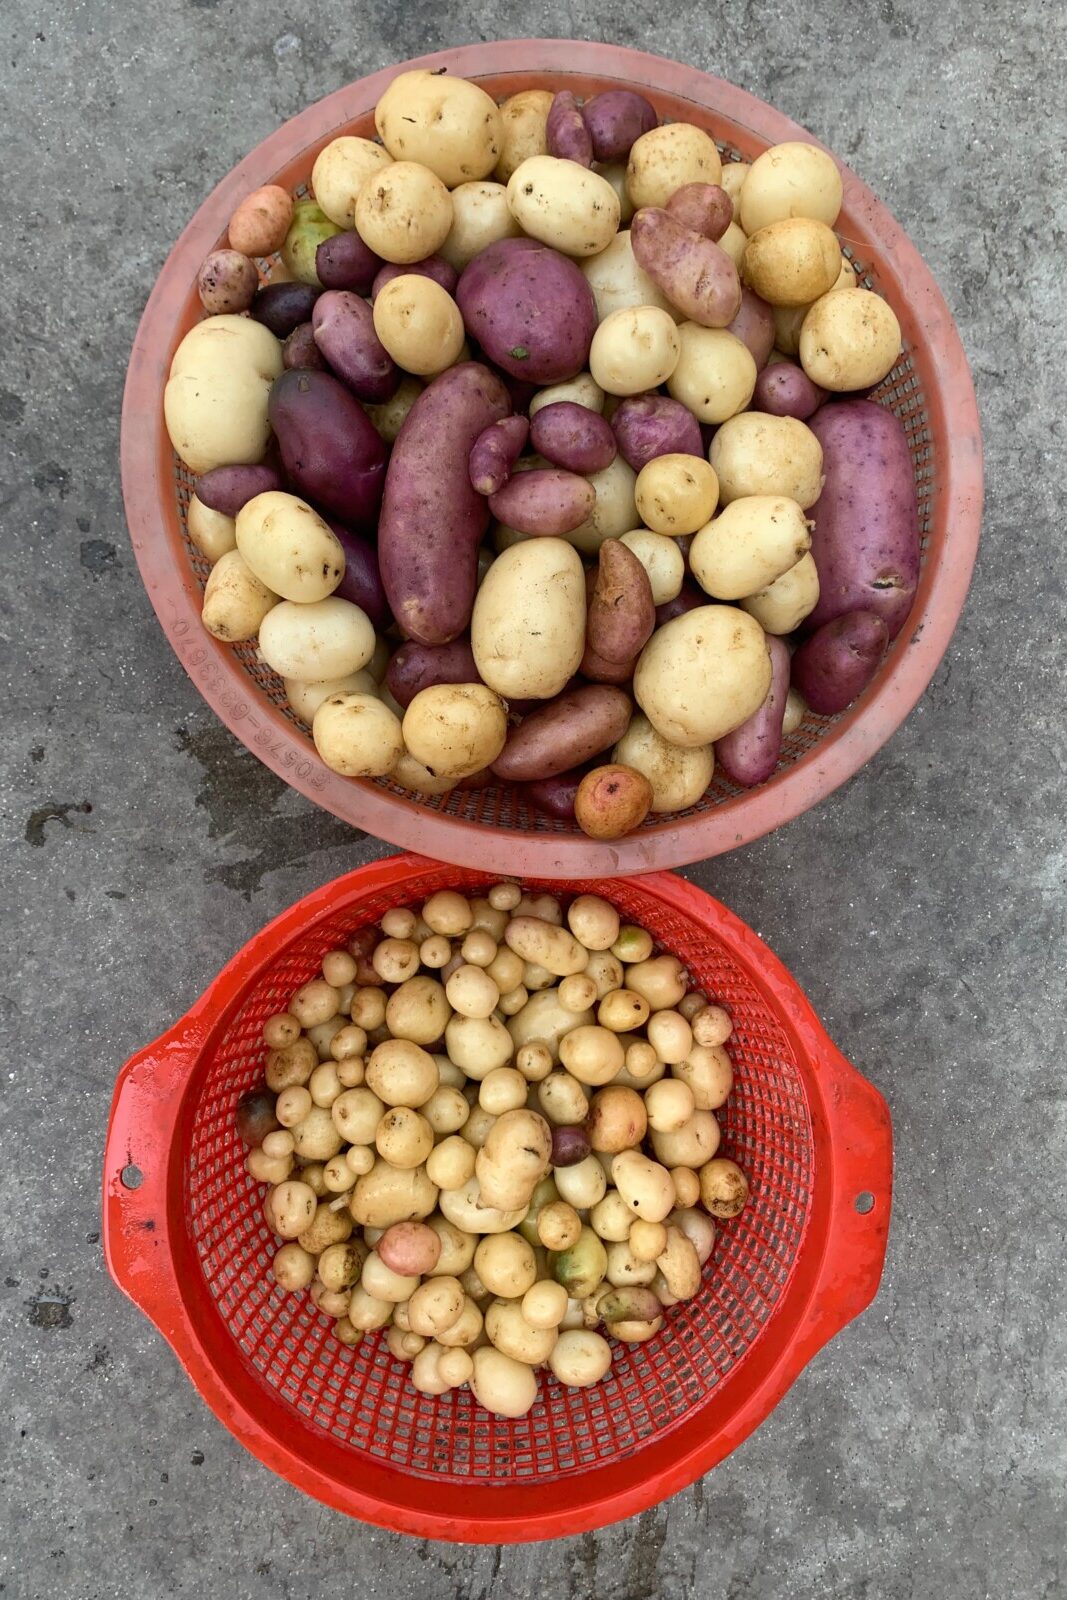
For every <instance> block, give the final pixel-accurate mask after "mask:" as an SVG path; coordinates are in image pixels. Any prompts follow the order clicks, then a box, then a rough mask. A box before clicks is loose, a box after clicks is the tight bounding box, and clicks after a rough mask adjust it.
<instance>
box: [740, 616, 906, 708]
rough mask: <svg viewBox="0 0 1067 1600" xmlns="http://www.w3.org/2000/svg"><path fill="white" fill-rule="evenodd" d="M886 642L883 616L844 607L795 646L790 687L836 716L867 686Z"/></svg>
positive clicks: (881, 659)
mask: <svg viewBox="0 0 1067 1600" xmlns="http://www.w3.org/2000/svg"><path fill="white" fill-rule="evenodd" d="M768 643H770V638H769V636H768ZM888 646H889V629H888V628H887V626H886V623H885V619H884V617H880V616H878V615H877V614H876V613H875V612H873V611H846V612H845V614H844V616H841V617H834V619H833V620H832V621H831V622H824V623H823V625H822V627H821V628H818V629H817V630H816V631H815V633H813V634H812V635H811V636H810V638H807V639H805V640H804V642H803V644H801V645H799V646H798V648H797V651H796V654H795V655H794V657H793V661H792V673H791V675H792V682H793V687H794V689H796V691H797V693H798V694H799V695H800V696H801V698H802V699H804V700H806V701H807V703H808V705H809V706H810V707H811V709H812V711H814V712H816V713H817V715H819V716H820V717H832V716H836V714H837V713H838V712H839V711H844V710H845V708H846V706H850V705H851V704H852V702H853V700H855V699H856V697H857V695H860V694H862V693H863V691H864V689H866V687H867V685H868V684H869V683H870V681H871V679H872V678H873V677H874V675H875V673H876V672H877V671H878V668H879V667H880V666H881V665H882V661H883V659H884V657H885V653H886V650H887V649H888Z"/></svg>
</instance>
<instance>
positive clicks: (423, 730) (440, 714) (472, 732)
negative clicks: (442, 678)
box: [403, 683, 508, 778]
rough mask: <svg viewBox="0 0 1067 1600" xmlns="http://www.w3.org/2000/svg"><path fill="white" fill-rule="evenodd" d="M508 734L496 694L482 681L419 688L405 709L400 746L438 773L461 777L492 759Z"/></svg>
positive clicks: (501, 704) (501, 705) (428, 768)
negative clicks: (403, 745) (402, 737)
mask: <svg viewBox="0 0 1067 1600" xmlns="http://www.w3.org/2000/svg"><path fill="white" fill-rule="evenodd" d="M507 733H508V719H507V712H506V711H505V709H504V703H503V701H502V700H501V699H500V696H499V695H497V694H494V692H493V690H492V689H489V688H487V687H486V685H485V684H483V683H436V684H432V685H431V686H430V687H429V688H428V689H420V691H419V693H418V694H417V695H415V697H414V699H413V700H412V701H411V703H410V705H409V706H408V708H407V710H406V711H405V713H404V722H403V734H404V744H405V745H406V746H407V749H408V751H409V752H410V754H411V755H413V756H414V757H415V759H416V761H421V762H422V764H423V765H424V766H425V767H426V768H427V770H428V771H429V772H432V773H433V774H434V775H435V776H440V777H455V778H462V777H465V776H467V775H468V774H470V773H473V772H480V771H481V770H482V768H483V767H488V766H489V765H490V764H491V763H492V762H493V761H495V760H496V758H497V756H498V755H499V754H500V752H501V750H503V748H504V741H505V740H506V738H507Z"/></svg>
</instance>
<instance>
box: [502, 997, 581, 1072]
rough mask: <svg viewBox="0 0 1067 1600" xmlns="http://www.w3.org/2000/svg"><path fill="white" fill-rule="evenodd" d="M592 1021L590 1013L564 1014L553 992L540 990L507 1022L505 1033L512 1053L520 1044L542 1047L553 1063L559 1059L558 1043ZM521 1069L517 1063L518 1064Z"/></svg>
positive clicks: (571, 1012) (565, 1011)
mask: <svg viewBox="0 0 1067 1600" xmlns="http://www.w3.org/2000/svg"><path fill="white" fill-rule="evenodd" d="M592 1021H593V1013H592V1011H578V1012H574V1011H567V1010H565V1009H564V1007H563V1006H562V1005H561V1004H560V1002H559V996H558V993H557V991H556V990H555V989H544V990H542V991H541V993H540V994H534V995H531V996H530V999H529V1001H528V1003H527V1004H526V1006H525V1007H524V1008H523V1010H522V1011H520V1012H519V1013H518V1015H517V1016H514V1017H509V1018H508V1021H507V1030H508V1034H509V1036H510V1038H511V1040H512V1043H513V1045H514V1048H515V1050H516V1052H518V1051H520V1050H521V1049H522V1047H523V1045H529V1044H533V1043H537V1042H540V1043H541V1044H544V1045H545V1046H546V1047H547V1049H548V1051H549V1053H550V1055H551V1057H552V1060H553V1061H558V1060H559V1044H560V1040H561V1039H562V1037H563V1035H564V1034H565V1033H568V1032H569V1031H570V1029H571V1028H576V1027H581V1026H582V1025H583V1024H588V1023H591V1022H592ZM519 1065H520V1066H521V1062H520V1063H519Z"/></svg>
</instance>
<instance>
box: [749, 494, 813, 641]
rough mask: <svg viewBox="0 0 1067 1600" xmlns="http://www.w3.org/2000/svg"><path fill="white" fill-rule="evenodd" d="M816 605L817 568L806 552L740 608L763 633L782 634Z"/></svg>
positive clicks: (797, 625) (797, 626) (798, 624)
mask: <svg viewBox="0 0 1067 1600" xmlns="http://www.w3.org/2000/svg"><path fill="white" fill-rule="evenodd" d="M734 504H735V505H736V504H738V502H737V501H735V502H734ZM818 603H819V569H818V567H816V565H815V557H814V556H813V555H812V554H811V553H810V551H809V552H808V554H807V555H803V556H801V558H800V560H799V561H798V562H797V564H796V566H795V567H790V568H789V571H788V572H783V573H782V575H781V576H780V577H778V578H775V580H774V582H773V583H769V584H768V585H767V587H766V588H765V589H759V590H757V592H756V593H755V594H751V595H746V596H745V598H744V599H743V600H742V601H741V609H742V610H743V611H747V612H748V613H749V615H750V616H753V617H755V619H756V621H757V622H758V623H759V625H760V627H761V628H762V629H763V631H764V633H773V634H778V635H782V634H786V633H792V632H793V630H794V628H799V626H800V624H801V623H802V622H803V621H804V618H805V617H807V616H810V614H811V613H812V612H813V611H814V610H815V607H816V606H817V605H818Z"/></svg>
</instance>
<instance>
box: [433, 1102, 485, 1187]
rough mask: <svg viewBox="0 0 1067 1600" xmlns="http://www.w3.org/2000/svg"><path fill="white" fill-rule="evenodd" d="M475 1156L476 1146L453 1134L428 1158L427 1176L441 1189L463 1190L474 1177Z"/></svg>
mask: <svg viewBox="0 0 1067 1600" xmlns="http://www.w3.org/2000/svg"><path fill="white" fill-rule="evenodd" d="M457 1092H458V1091H457ZM464 1120H466V1119H464ZM474 1156H475V1152H474V1146H473V1145H471V1144H468V1143H467V1141H466V1139H461V1138H460V1137H459V1135H458V1134H452V1135H450V1136H449V1137H448V1138H447V1139H442V1140H441V1143H440V1144H438V1145H435V1146H434V1148H433V1151H432V1152H431V1154H430V1155H429V1156H427V1158H426V1175H427V1177H428V1178H429V1180H430V1182H431V1183H435V1184H436V1185H437V1187H438V1188H439V1189H462V1188H463V1186H464V1184H466V1183H469V1182H470V1180H471V1179H472V1178H473V1177H474Z"/></svg>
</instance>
